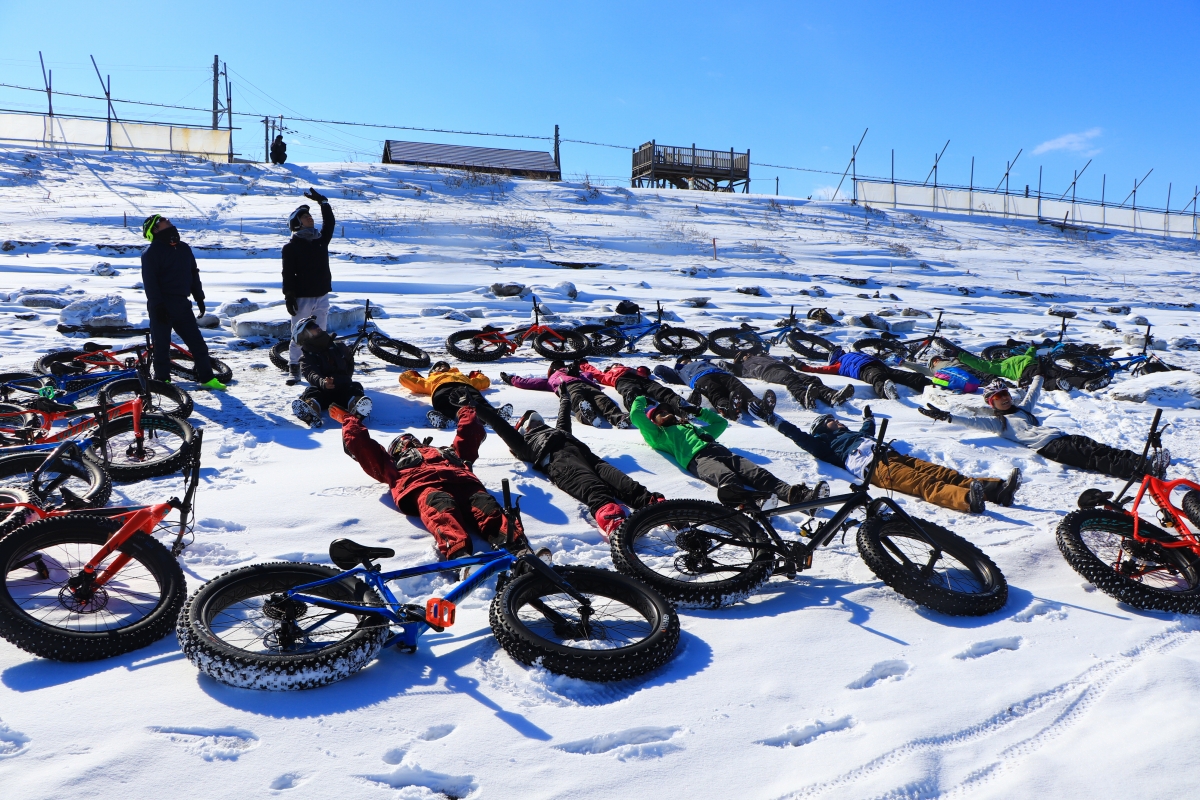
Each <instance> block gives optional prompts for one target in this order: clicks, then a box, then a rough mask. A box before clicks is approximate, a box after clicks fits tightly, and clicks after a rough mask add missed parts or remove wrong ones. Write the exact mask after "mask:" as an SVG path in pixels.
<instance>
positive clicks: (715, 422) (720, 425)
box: [631, 408, 729, 439]
mask: <svg viewBox="0 0 1200 800" xmlns="http://www.w3.org/2000/svg"><path fill="white" fill-rule="evenodd" d="M631 413H632V412H631ZM696 419H698V420H700V421H701V422H703V423H704V432H705V433H707V434H708V435H709V436H711V437H713V438H714V439H716V438H717V437H718V436H720V435H721V434H722V433H724V432H725V429H726V428H728V427H729V420H727V419H725V418H724V417H722V416H721V415H720V414H718V413H717V412H716V411H713V410H712V409H711V408H702V409H700V413H699V414H697V415H696Z"/></svg>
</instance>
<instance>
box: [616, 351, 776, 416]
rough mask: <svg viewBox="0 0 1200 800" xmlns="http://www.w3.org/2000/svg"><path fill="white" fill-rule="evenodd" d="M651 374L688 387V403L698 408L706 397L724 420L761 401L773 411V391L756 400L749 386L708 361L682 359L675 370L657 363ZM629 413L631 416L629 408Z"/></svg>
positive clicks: (704, 359) (715, 363)
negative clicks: (690, 390) (702, 398)
mask: <svg viewBox="0 0 1200 800" xmlns="http://www.w3.org/2000/svg"><path fill="white" fill-rule="evenodd" d="M654 374H655V375H658V376H659V377H661V378H662V379H663V380H665V381H667V382H669V383H682V384H684V385H686V386H690V387H692V393H691V395H690V396H689V397H688V402H689V403H692V404H694V405H699V404H700V398H701V397H704V398H707V399H708V402H710V403H712V405H713V408H715V409H716V410H717V411H718V412H720V414H721V416H723V417H725V419H728V420H736V419H738V417H740V416H741V415H742V412H744V411H747V410H748V409H750V408H752V407H754V408H757V407H758V405H759V403H761V402H766V403H767V404H768V405H769V406H770V407H771V408H775V392H773V391H771V390H770V389H768V390H767V392H766V393H765V394H764V395H763V399H762V400H759V399H758V397H757V396H756V395H755V394H754V392H752V391H750V387H749V386H747V385H746V384H744V383H742V382H741V381H740V380H738V378H737V376H736V375H734V374H733V373H731V372H729V371H728V370H726V369H725V368H724V367H723V366H721V365H720V364H718V363H717V362H716V361H714V360H713V359H711V358H696V359H693V358H692V357H690V356H683V357H682V358H680V359H679V360H678V361H676V362H675V369H671V368H670V367H668V366H666V365H665V364H659V365H658V366H657V367H655V368H654ZM630 413H633V412H632V409H631V410H630Z"/></svg>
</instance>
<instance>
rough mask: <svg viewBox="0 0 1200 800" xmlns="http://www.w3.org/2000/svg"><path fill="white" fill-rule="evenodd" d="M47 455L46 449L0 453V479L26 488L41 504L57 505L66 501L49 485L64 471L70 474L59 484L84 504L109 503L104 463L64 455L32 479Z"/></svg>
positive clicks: (0, 481) (107, 475)
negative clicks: (47, 470)
mask: <svg viewBox="0 0 1200 800" xmlns="http://www.w3.org/2000/svg"><path fill="white" fill-rule="evenodd" d="M49 455H50V451H49V450H42V451H33V452H28V453H13V454H12V455H0V483H3V484H5V485H12V486H15V487H17V488H21V489H25V490H26V491H28V492H29V493H30V494H31V495H32V496H33V497H34V498H35V499H36V501H37V503H38V505H40V506H43V507H50V508H59V507H63V506H65V505H66V499H65V498H64V497H63V496H62V494H61V493H60V492H59V491H58V490H55V491H51V490H50V486H51V485H52V484H53V482H54V481H55V480H56V478H57V477H58V476H60V475H64V474H65V475H68V476H69V477H68V479H67V480H66V481H65V482H63V483H62V484H61V487H60V488H65V489H67V490H68V491H69V492H70V493H71V494H73V495H75V497H78V498H79V499H80V500H82V501H83V503H84V506H85V507H87V508H100V507H102V506H104V505H106V504H107V503H108V500H109V498H110V497H111V496H112V478H111V477H110V476H109V474H108V471H107V470H105V469H104V467H103V466H101V465H100V464H98V463H96V462H94V461H92V460H90V459H88V458H86V457H85V458H83V459H80V460H72V459H67V458H63V459H62V460H61V462H60V465H59V467H58V468H57V469H55V470H54V471H53V472H47V473H44V474H43V475H42V476H41V478H38V479H35V478H34V473H35V472H36V471H37V470H38V468H39V467H41V466H42V464H44V463H45V462H46V458H47V457H48V456H49Z"/></svg>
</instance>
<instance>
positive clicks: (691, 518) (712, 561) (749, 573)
mask: <svg viewBox="0 0 1200 800" xmlns="http://www.w3.org/2000/svg"><path fill="white" fill-rule="evenodd" d="M701 526H704V527H701ZM704 530H710V531H712V532H714V533H718V534H720V535H722V536H727V537H729V538H731V539H738V540H742V541H745V542H746V544H745V546H741V545H729V544H719V543H718V544H717V546H716V547H715V548H713V547H712V545H713V543H712V542H711V540H706V539H705V537H704V535H703V531H704ZM680 534H683V538H682V540H681V539H680ZM768 542H769V539H768V538H767V534H766V531H764V530H763V529H762V526H760V525H759V524H758V523H757V522H755V521H754V520H753V519H751V518H750V517H747V516H746V515H745V514H742V513H740V512H732V511H731V510H730V509H729V508H727V507H725V506H723V505H721V504H719V503H712V502H709V501H707V500H667V501H664V502H662V503H655V504H653V505H650V506H646V507H645V508H643V509H641V510H640V511H637V512H635V513H634V514H632V515H631V516H630V517H629V519H627V520H625V522H624V523H623V524H622V525H621V527H620V528H619V529H618V530H617V531H616V532H615V533H614V534H613V536H612V539H611V540H610V542H609V548H610V550H611V553H612V560H613V564H614V565H615V566H616V568H617V569H618V570H620V571H621V572H623V573H624V574H626V575H629V576H630V577H632V578H636V579H637V580H639V581H641V582H642V583H645V584H646V585H647V586H650V587H651V588H653V589H655V590H656V591H658V592H659V593H661V594H662V595H663V596H664V597H666V598H667V599H669V600H671V601H672V602H674V603H676V604H677V605H680V606H683V607H686V608H722V607H724V606H729V605H733V604H734V603H738V602H741V601H742V600H744V599H745V598H747V597H749V596H750V595H752V594H754V592H756V591H757V590H758V588H759V587H760V586H762V585H763V584H764V583H766V582H767V581H768V580H769V579H770V578H771V573H772V572H773V571H774V569H775V556H774V554H773V553H772V552H771V551H770V550H768V549H767V547H766V545H767V544H768ZM709 548H712V549H711V550H710V549H709ZM705 551H707V552H705ZM706 575H707V576H710V577H711V579H706V578H705V576H706Z"/></svg>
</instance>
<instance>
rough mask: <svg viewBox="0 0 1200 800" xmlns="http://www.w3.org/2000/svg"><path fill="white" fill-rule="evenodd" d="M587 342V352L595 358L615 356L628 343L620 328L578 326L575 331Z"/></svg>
mask: <svg viewBox="0 0 1200 800" xmlns="http://www.w3.org/2000/svg"><path fill="white" fill-rule="evenodd" d="M575 332H576V333H579V334H582V335H583V336H585V337H587V340H588V352H589V353H590V354H592V355H597V356H615V355H616V354H617V353H619V352H621V349H622V348H623V347H625V345H626V344H627V343H628V342H629V340H628V339H626V338H625V334H624V333H622V332H621V329H620V328H613V327H605V326H604V325H580V326H579V327H578V328H576V329H575Z"/></svg>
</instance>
